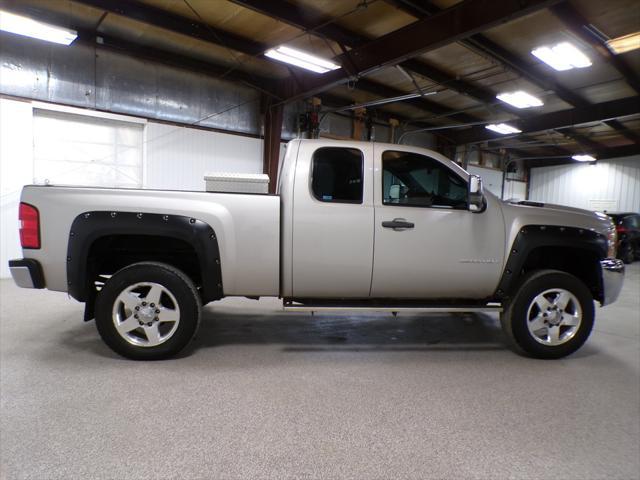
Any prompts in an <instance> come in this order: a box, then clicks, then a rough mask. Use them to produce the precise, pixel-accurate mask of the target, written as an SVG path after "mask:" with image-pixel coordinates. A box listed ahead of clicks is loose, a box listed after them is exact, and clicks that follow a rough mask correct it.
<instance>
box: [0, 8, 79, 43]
mask: <svg viewBox="0 0 640 480" xmlns="http://www.w3.org/2000/svg"><path fill="white" fill-rule="evenodd" d="M0 30H4V31H5V32H10V33H15V34H18V35H24V36H25V37H31V38H37V39H39V40H45V41H47V42H53V43H59V44H61V45H69V44H71V42H73V41H74V40H75V39H76V38H77V37H78V32H76V31H75V30H69V29H68V28H62V27H56V26H55V25H50V24H48V23H43V22H38V21H37V20H33V19H31V18H29V17H23V16H22V15H16V14H15V13H9V12H6V11H4V10H0Z"/></svg>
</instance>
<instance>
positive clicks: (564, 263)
mask: <svg viewBox="0 0 640 480" xmlns="http://www.w3.org/2000/svg"><path fill="white" fill-rule="evenodd" d="M541 269H553V270H561V271H563V272H567V273H570V274H571V275H573V276H575V277H577V278H579V279H580V280H582V282H583V283H584V284H585V285H586V286H587V288H588V289H589V290H590V291H591V293H592V295H593V298H594V299H595V300H598V301H599V302H601V301H602V300H603V291H602V279H601V274H600V258H599V257H598V255H597V254H596V253H595V252H591V251H589V250H585V249H580V248H570V247H558V246H550V247H538V248H535V249H534V250H532V251H531V252H530V253H529V255H528V256H527V259H526V261H525V263H524V265H523V267H522V272H521V274H522V275H525V274H527V273H529V272H531V271H534V270H541Z"/></svg>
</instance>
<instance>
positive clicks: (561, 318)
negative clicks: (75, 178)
mask: <svg viewBox="0 0 640 480" xmlns="http://www.w3.org/2000/svg"><path fill="white" fill-rule="evenodd" d="M21 201H22V203H21V205H20V219H21V222H22V223H21V231H20V237H21V242H22V248H23V255H24V258H23V259H20V260H12V261H11V262H10V269H11V273H12V275H13V278H14V280H15V282H16V283H17V284H18V285H19V286H21V287H27V288H48V289H49V290H56V291H60V292H68V293H69V294H70V295H71V296H72V297H73V298H75V299H76V300H78V301H80V302H84V303H85V320H90V319H92V318H95V320H96V325H97V329H98V332H99V333H100V335H101V336H102V338H103V340H104V341H105V342H106V344H107V345H108V346H109V347H111V348H112V349H113V350H114V351H115V352H117V353H119V354H121V355H123V356H126V357H129V358H132V359H160V358H167V357H170V356H172V355H175V354H176V353H177V352H178V351H180V350H181V349H182V348H184V347H185V346H186V345H187V344H188V343H189V341H190V340H191V339H192V338H193V336H194V334H195V332H196V329H197V327H198V323H199V321H200V311H201V307H202V305H203V304H207V303H209V302H212V301H215V300H219V299H221V298H223V297H226V296H246V297H251V298H256V297H262V296H273V297H279V298H282V299H283V308H285V309H292V310H307V311H308V310H311V311H316V310H332V309H339V310H345V309H354V310H385V311H389V312H402V311H407V310H408V311H415V312H419V311H424V312H442V311H454V312H474V311H494V312H498V313H500V316H501V321H502V325H503V328H504V330H505V333H506V335H507V337H508V338H509V339H510V341H511V343H512V344H513V346H514V348H515V349H516V350H517V351H519V352H521V353H524V354H527V355H530V356H534V357H539V358H559V357H563V356H565V355H568V354H570V353H572V352H574V351H576V350H577V349H578V348H580V346H581V345H582V344H583V343H584V342H585V341H586V340H587V338H588V336H589V334H590V332H591V329H592V327H593V322H594V300H595V301H597V302H599V303H600V305H602V306H604V305H607V304H609V303H611V302H613V301H614V300H615V299H616V298H617V296H618V294H619V292H620V289H621V287H622V281H623V277H624V265H623V264H622V263H621V262H620V261H619V260H615V244H616V231H615V228H614V227H613V225H612V223H611V221H610V220H609V219H608V218H607V217H606V216H605V215H602V214H598V213H593V212H589V211H585V210H578V209H573V208H566V207H560V206H555V205H546V206H545V205H543V204H537V203H531V202H520V203H519V204H513V203H507V202H503V201H501V200H499V199H498V198H496V197H495V196H493V195H491V194H490V193H483V190H482V183H481V180H480V178H479V177H477V176H474V175H469V174H468V173H467V172H466V171H464V170H463V169H462V168H460V167H459V166H458V165H456V164H455V163H453V162H451V161H450V160H448V159H447V158H445V157H443V156H442V155H440V154H438V153H436V152H433V151H430V150H425V149H421V148H416V147H409V146H403V145H395V144H380V143H363V142H347V141H332V140H293V141H291V142H290V143H289V144H288V145H287V148H286V155H285V158H284V161H283V162H282V163H281V167H280V172H279V175H278V181H277V194H276V195H260V194H243V193H209V192H183V191H157V190H135V189H105V188H83V187H64V186H27V187H25V188H24V190H23V192H22V198H21Z"/></svg>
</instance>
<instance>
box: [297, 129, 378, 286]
mask: <svg viewBox="0 0 640 480" xmlns="http://www.w3.org/2000/svg"><path fill="white" fill-rule="evenodd" d="M372 155H373V147H372V145H364V146H363V144H361V143H358V142H353V143H351V142H331V141H329V142H327V141H321V142H320V141H318V142H315V141H302V142H301V143H300V148H299V151H298V156H297V161H296V171H295V183H294V194H293V222H292V237H293V241H292V262H291V269H292V284H293V296H294V297H297V298H367V297H368V296H369V290H370V287H371V270H372V262H373V215H374V209H373V171H372Z"/></svg>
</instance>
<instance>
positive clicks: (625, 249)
mask: <svg viewBox="0 0 640 480" xmlns="http://www.w3.org/2000/svg"><path fill="white" fill-rule="evenodd" d="M620 249H621V251H620V260H622V261H623V262H624V263H626V264H627V265H629V264H630V263H633V259H634V257H635V255H634V254H633V247H632V246H631V243H630V242H627V243H625V244H624V245H623V246H621V247H620Z"/></svg>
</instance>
